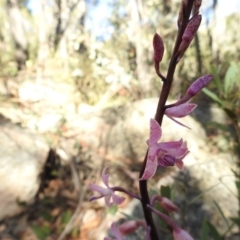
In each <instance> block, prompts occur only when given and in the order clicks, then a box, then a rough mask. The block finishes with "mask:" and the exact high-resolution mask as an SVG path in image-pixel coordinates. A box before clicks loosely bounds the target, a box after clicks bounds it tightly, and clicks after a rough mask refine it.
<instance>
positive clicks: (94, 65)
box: [0, 0, 240, 105]
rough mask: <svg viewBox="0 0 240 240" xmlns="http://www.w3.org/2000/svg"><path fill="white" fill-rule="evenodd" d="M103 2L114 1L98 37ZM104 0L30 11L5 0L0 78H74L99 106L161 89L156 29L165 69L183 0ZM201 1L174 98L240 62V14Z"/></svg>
mask: <svg viewBox="0 0 240 240" xmlns="http://www.w3.org/2000/svg"><path fill="white" fill-rule="evenodd" d="M31 2H34V1H31ZM103 2H104V6H105V5H107V6H108V7H106V8H107V11H106V13H107V16H105V17H106V21H105V28H103V27H101V28H100V29H101V30H102V35H101V36H100V35H99V29H96V27H95V28H93V27H92V26H94V25H95V26H96V21H98V20H95V19H101V18H99V17H97V16H96V15H102V13H101V12H97V11H93V10H95V9H97V8H98V6H99V5H100V6H101V5H103ZM103 2H102V1H99V2H91V1H89V2H88V1H84V0H70V1H66V0H55V1H54V0H53V1H45V0H41V1H38V5H37V7H35V8H33V9H31V10H29V8H27V6H28V3H29V1H16V0H6V1H4V0H1V1H0V6H1V10H0V11H1V15H0V16H1V17H0V24H1V28H0V48H1V52H2V54H1V56H0V63H1V72H0V76H1V80H2V82H4V84H5V85H6V86H8V85H7V82H8V79H9V78H14V77H16V76H17V75H18V74H19V73H21V79H22V80H24V79H26V78H29V76H31V77H30V78H31V79H32V81H35V80H36V81H41V80H43V81H44V77H46V76H48V77H51V78H52V79H54V80H55V81H63V82H68V83H70V84H73V85H74V86H75V89H76V92H78V93H79V94H78V101H79V102H86V103H89V104H100V105H103V104H106V103H109V101H110V102H116V101H117V102H119V101H120V102H124V101H126V100H127V101H129V99H131V100H136V99H139V98H143V97H147V96H156V95H158V92H159V89H157V88H156V87H155V86H156V84H157V82H159V79H157V78H156V75H155V74H154V69H153V67H152V47H151V45H152V43H151V42H152V36H153V34H154V33H155V32H156V31H157V32H158V33H159V34H160V35H161V36H162V38H163V39H164V44H165V49H166V53H165V56H164V58H165V59H164V60H163V61H162V62H163V63H162V66H161V68H162V72H163V73H164V72H165V70H166V67H167V63H168V59H169V52H170V50H171V48H172V46H173V41H174V36H175V32H176V14H175V13H176V12H177V8H178V5H179V3H180V1H178V0H174V1H161V0H152V1H147V2H143V1H140V2H139V1H136V0H131V1H109V3H106V1H103ZM203 4H204V7H203V16H204V18H203V19H204V20H203V23H202V27H201V29H200V31H199V33H198V36H197V37H196V39H195V41H194V42H193V44H192V46H191V48H190V49H189V51H188V52H187V54H186V57H185V58H183V60H182V61H181V62H180V63H179V66H178V68H177V75H176V76H177V77H176V78H177V79H176V81H175V83H174V86H173V91H172V94H173V95H174V96H176V94H178V93H179V92H182V91H183V90H184V89H185V85H186V86H188V85H189V81H192V80H193V79H194V78H196V77H198V76H199V75H200V74H203V73H209V72H211V69H212V68H213V67H215V68H217V67H218V66H221V71H220V73H219V77H220V78H221V79H222V78H223V76H224V75H225V72H226V70H227V69H228V67H229V65H230V62H232V61H234V62H236V63H237V64H239V58H240V57H239V56H240V54H239V53H240V45H239V38H240V36H239V35H240V33H239V31H236V29H238V26H239V23H240V16H239V12H237V11H236V12H235V13H232V14H231V15H229V16H225V17H222V16H221V15H220V13H218V2H217V1H206V3H205V2H203ZM94 14H96V15H94ZM94 21H95V22H94ZM89 23H90V24H89ZM100 26H101V24H98V27H100ZM193 53H195V54H193ZM181 80H184V81H181ZM185 83H186V84H185ZM8 90H9V91H10V92H11V89H8Z"/></svg>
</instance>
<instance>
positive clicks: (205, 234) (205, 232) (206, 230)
mask: <svg viewBox="0 0 240 240" xmlns="http://www.w3.org/2000/svg"><path fill="white" fill-rule="evenodd" d="M211 237H212V239H214V240H222V238H221V236H220V235H219V233H218V231H217V229H216V228H215V227H214V226H213V225H212V224H211V223H210V222H209V221H207V220H205V221H204V222H203V224H202V228H201V236H200V240H206V239H211Z"/></svg>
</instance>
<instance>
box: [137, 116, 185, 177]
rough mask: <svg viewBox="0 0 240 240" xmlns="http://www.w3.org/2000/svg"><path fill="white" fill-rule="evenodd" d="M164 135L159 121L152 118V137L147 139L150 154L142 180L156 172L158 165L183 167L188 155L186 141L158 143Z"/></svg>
mask: <svg viewBox="0 0 240 240" xmlns="http://www.w3.org/2000/svg"><path fill="white" fill-rule="evenodd" d="M161 136H162V129H161V127H160V125H159V124H158V122H157V121H156V120H154V119H150V137H149V140H148V141H147V144H148V154H147V162H146V166H145V170H144V172H143V175H142V177H141V178H140V180H147V179H149V178H151V177H153V175H154V174H155V172H156V170H157V167H158V166H161V167H167V166H174V165H175V164H176V166H177V167H178V168H179V169H183V161H182V160H183V158H184V157H185V156H186V155H187V153H188V152H189V151H188V148H187V144H186V142H183V140H182V139H180V140H179V141H172V142H163V143H158V141H159V139H160V138H161Z"/></svg>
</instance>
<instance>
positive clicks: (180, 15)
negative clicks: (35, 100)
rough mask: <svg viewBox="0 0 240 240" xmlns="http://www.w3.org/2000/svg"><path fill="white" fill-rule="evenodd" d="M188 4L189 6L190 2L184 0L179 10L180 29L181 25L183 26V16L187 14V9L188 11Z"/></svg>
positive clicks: (178, 21) (178, 22)
mask: <svg viewBox="0 0 240 240" xmlns="http://www.w3.org/2000/svg"><path fill="white" fill-rule="evenodd" d="M187 4H188V0H182V3H181V6H180V10H179V14H178V20H177V24H178V27H180V26H181V24H182V20H183V15H184V13H185V9H186V6H187Z"/></svg>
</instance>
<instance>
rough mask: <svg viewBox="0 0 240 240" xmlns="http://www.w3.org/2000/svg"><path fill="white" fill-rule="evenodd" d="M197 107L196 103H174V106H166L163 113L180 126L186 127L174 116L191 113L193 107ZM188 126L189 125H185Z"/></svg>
mask: <svg viewBox="0 0 240 240" xmlns="http://www.w3.org/2000/svg"><path fill="white" fill-rule="evenodd" d="M196 107H197V104H194V103H189V102H185V103H183V104H180V105H176V106H174V107H170V108H167V109H166V111H165V115H166V116H167V117H169V118H170V119H172V120H173V121H174V122H176V123H178V124H179V125H181V126H184V127H187V126H186V125H184V124H182V123H180V122H178V121H177V120H176V119H174V117H176V118H182V117H185V116H187V115H188V114H190V113H192V112H193V111H194V109H195V108H196ZM187 128H189V127H187Z"/></svg>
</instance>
